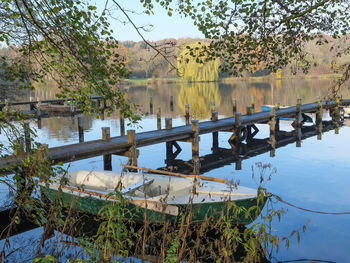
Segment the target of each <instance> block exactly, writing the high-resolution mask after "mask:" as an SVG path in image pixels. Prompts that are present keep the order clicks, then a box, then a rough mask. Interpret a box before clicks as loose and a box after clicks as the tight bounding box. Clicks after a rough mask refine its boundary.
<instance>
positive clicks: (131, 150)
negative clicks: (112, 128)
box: [127, 130, 139, 166]
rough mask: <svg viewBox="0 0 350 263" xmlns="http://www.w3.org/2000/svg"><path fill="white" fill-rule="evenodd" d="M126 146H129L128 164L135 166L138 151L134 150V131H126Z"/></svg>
mask: <svg viewBox="0 0 350 263" xmlns="http://www.w3.org/2000/svg"><path fill="white" fill-rule="evenodd" d="M127 138H128V144H129V145H130V148H129V151H128V154H127V155H128V158H129V164H130V165H132V166H137V157H138V155H139V151H138V150H137V149H136V132H135V130H128V131H127Z"/></svg>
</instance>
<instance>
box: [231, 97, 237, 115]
mask: <svg viewBox="0 0 350 263" xmlns="http://www.w3.org/2000/svg"><path fill="white" fill-rule="evenodd" d="M236 112H237V100H236V99H235V98H233V99H232V113H233V115H235V114H236Z"/></svg>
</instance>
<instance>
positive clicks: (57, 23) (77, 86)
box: [0, 0, 136, 119]
mask: <svg viewBox="0 0 350 263" xmlns="http://www.w3.org/2000/svg"><path fill="white" fill-rule="evenodd" d="M96 10H97V9H96V7H95V6H93V5H88V4H86V3H85V2H83V1H74V0H64V1H61V0H52V1H48V0H38V1H29V0H4V1H2V2H1V3H0V28H1V30H0V43H1V45H5V46H7V47H8V48H11V49H14V50H16V56H15V57H11V58H9V57H7V56H2V57H1V60H0V72H3V74H4V75H5V78H6V79H7V80H8V81H17V82H18V83H20V85H21V86H22V87H27V88H32V87H33V83H35V82H42V81H43V80H44V78H45V77H47V76H50V78H53V79H55V81H56V82H57V83H58V86H59V88H60V94H59V97H62V98H67V97H71V98H74V99H76V100H77V102H78V104H79V105H80V107H81V108H82V109H83V110H85V111H87V110H90V109H92V108H93V105H92V102H91V100H89V98H90V97H91V96H92V95H99V96H102V97H104V98H105V99H106V100H107V101H108V102H109V105H110V108H111V109H113V108H119V109H121V112H122V113H123V114H124V116H126V117H129V118H131V119H135V118H136V117H135V116H134V115H133V111H132V105H131V104H130V103H129V102H128V101H127V100H126V99H125V97H124V93H123V92H122V91H120V90H117V91H116V92H115V87H116V85H115V84H116V83H117V82H118V81H119V80H120V79H121V78H124V77H125V76H127V75H128V71H127V70H126V67H125V63H124V61H125V60H124V59H123V58H120V55H119V54H118V41H116V40H115V39H114V38H113V37H112V30H111V29H110V28H109V23H108V22H107V17H106V11H105V10H104V11H103V12H102V14H100V15H99V14H98V13H97V11H96ZM95 110H97V109H95Z"/></svg>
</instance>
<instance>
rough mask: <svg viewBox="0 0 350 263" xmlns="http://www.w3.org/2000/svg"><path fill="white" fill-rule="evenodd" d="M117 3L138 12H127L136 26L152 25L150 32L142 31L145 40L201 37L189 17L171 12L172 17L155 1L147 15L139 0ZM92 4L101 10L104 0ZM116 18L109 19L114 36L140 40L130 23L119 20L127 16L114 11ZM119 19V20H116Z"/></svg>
mask: <svg viewBox="0 0 350 263" xmlns="http://www.w3.org/2000/svg"><path fill="white" fill-rule="evenodd" d="M117 1H118V3H119V4H120V5H121V6H122V7H123V8H124V9H126V10H133V11H136V12H137V13H138V14H135V13H131V12H128V15H129V16H130V18H131V19H132V20H133V21H134V23H135V24H136V26H138V27H141V26H145V25H153V28H152V30H151V31H150V32H145V31H143V32H142V33H143V35H144V37H145V38H146V39H147V40H150V41H156V40H160V39H164V38H176V39H178V38H186V37H192V38H203V35H202V34H201V33H200V32H199V31H198V29H197V28H196V27H195V26H194V25H193V22H192V20H191V19H189V18H184V17H180V16H179V15H178V14H173V16H172V17H169V16H168V15H167V11H166V10H164V9H163V8H162V7H160V6H159V5H158V4H157V3H156V2H155V1H154V5H155V9H154V13H155V14H154V15H147V14H144V13H142V11H144V8H143V7H142V4H141V3H140V0H117ZM92 4H95V5H97V7H98V11H100V12H101V11H102V10H103V7H104V4H105V0H95V1H93V2H92ZM109 6H110V7H112V6H113V2H112V1H109ZM114 17H115V18H116V19H111V20H110V21H109V22H110V23H111V27H112V29H113V31H114V32H115V35H114V37H115V38H116V39H118V40H120V41H125V40H133V41H141V40H142V39H141V37H140V36H139V35H138V34H137V32H136V30H135V29H134V28H133V27H132V26H131V24H126V25H124V24H123V23H122V22H121V21H127V18H126V17H125V16H124V14H123V13H122V12H120V11H115V12H114ZM118 20H119V21H118Z"/></svg>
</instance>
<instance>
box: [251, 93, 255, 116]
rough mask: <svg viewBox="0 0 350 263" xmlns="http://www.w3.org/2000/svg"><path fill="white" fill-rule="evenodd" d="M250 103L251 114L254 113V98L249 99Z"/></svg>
mask: <svg viewBox="0 0 350 263" xmlns="http://www.w3.org/2000/svg"><path fill="white" fill-rule="evenodd" d="M251 103H252V107H251V113H254V112H255V97H254V96H252V98H251Z"/></svg>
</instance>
